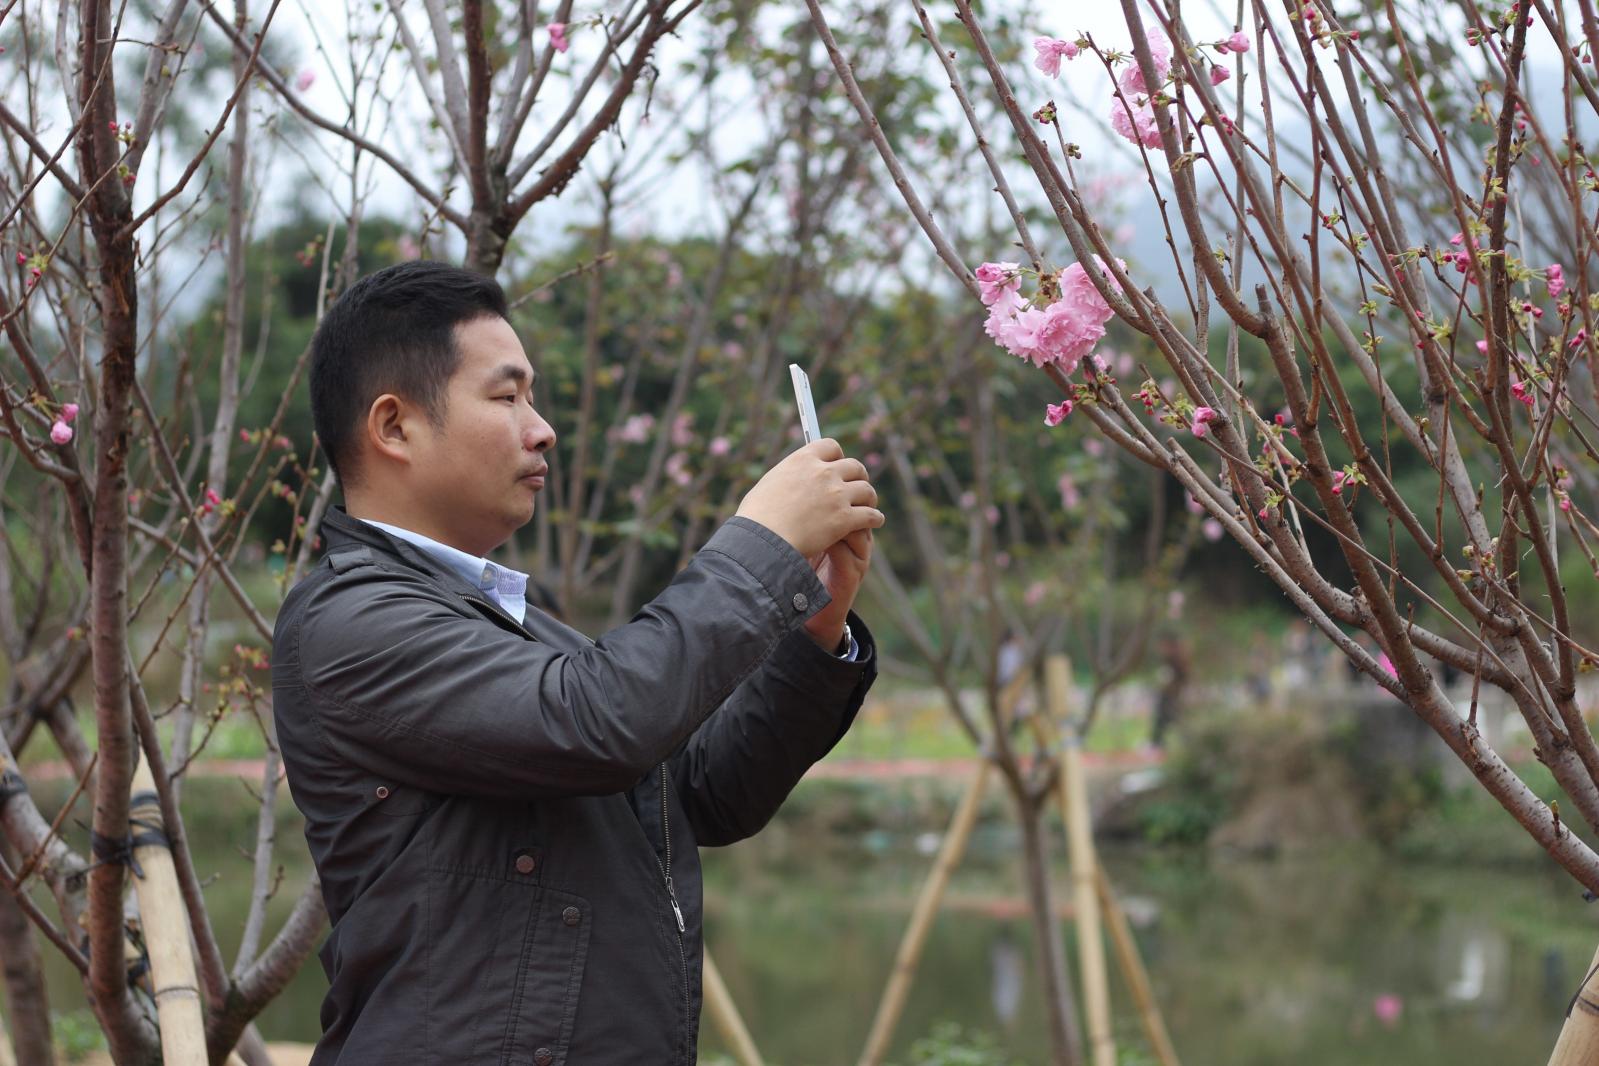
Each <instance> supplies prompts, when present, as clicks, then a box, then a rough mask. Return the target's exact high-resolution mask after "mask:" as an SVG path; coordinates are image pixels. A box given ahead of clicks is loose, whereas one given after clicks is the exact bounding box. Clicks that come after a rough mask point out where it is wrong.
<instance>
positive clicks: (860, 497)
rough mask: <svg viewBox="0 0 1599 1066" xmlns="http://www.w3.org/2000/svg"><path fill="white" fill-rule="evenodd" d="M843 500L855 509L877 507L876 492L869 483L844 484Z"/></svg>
mask: <svg viewBox="0 0 1599 1066" xmlns="http://www.w3.org/2000/svg"><path fill="white" fill-rule="evenodd" d="M844 498H845V499H846V500H848V501H849V502H850V503H851V504H852V505H854V506H856V507H876V506H877V490H876V489H875V488H873V487H872V483H871V482H870V481H846V482H844Z"/></svg>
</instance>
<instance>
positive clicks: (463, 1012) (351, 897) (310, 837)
mask: <svg viewBox="0 0 1599 1066" xmlns="http://www.w3.org/2000/svg"><path fill="white" fill-rule="evenodd" d="M506 313H507V309H506V303H505V296H504V294H503V293H502V292H501V290H500V287H499V285H497V284H496V283H495V282H494V281H492V280H490V279H488V278H486V277H483V276H481V275H478V274H475V273H470V272H468V271H465V270H459V269H456V268H454V267H450V266H446V265H444V264H441V263H431V262H423V261H417V262H409V263H404V264H401V265H399V266H395V267H390V268H388V269H386V270H381V271H378V272H377V273H375V274H371V275H369V276H367V277H365V278H362V279H361V280H360V281H358V282H356V283H355V284H354V285H353V286H351V287H350V289H349V291H347V292H346V293H345V294H344V295H343V296H342V297H340V299H339V300H338V301H337V302H336V303H335V304H334V305H333V306H332V307H331V308H330V309H329V310H328V312H327V315H326V317H325V318H324V319H323V321H322V323H321V325H320V326H319V327H318V329H317V332H316V335H315V337H314V338H313V340H312V351H311V413H312V417H313V420H314V421H315V424H316V431H317V435H318V437H319V438H320V440H321V442H322V444H323V446H324V447H325V448H326V450H327V454H328V460H329V463H330V464H331V466H332V468H333V471H334V473H335V474H336V476H337V477H338V480H339V484H340V486H341V487H342V489H343V491H344V501H345V506H344V507H335V508H333V509H332V510H330V511H329V512H328V514H327V516H326V518H325V519H324V520H323V526H322V531H321V532H322V535H323V537H324V539H325V540H326V542H327V553H326V556H325V557H324V558H323V559H322V561H321V562H320V563H319V564H318V565H317V566H316V567H315V568H314V569H313V570H312V571H311V572H310V573H309V574H307V575H306V577H305V578H304V579H303V580H302V581H301V582H300V583H299V584H298V585H296V586H295V587H294V589H293V590H292V591H291V592H290V594H289V596H288V598H287V599H286V600H285V602H284V604H283V609H282V611H281V612H280V613H279V615H278V620H277V628H276V632H275V634H274V639H273V655H272V685H273V709H274V712H275V716H276V722H277V729H278V735H279V739H280V741H281V743H282V749H283V760H284V765H285V767H286V769H287V773H288V782H289V788H290V790H291V792H292V793H293V796H294V801H295V803H296V804H297V805H298V806H299V808H300V810H301V811H302V812H303V813H304V815H305V834H306V840H307V842H308V843H309V844H310V848H311V857H312V859H313V860H314V861H315V863H316V869H317V873H318V875H319V876H320V878H321V883H322V893H323V896H324V898H325V899H326V901H327V909H328V914H329V916H330V917H331V918H332V920H333V929H332V932H331V934H330V935H329V936H328V939H327V942H326V943H325V944H324V945H323V947H322V950H321V958H322V964H323V968H324V969H325V970H326V972H327V976H328V980H329V982H330V984H331V988H330V989H329V990H328V993H327V997H326V999H325V1000H324V1001H323V1004H322V1013H321V1022H322V1028H323V1035H322V1038H321V1040H320V1041H319V1042H318V1044H317V1048H316V1051H315V1053H314V1055H313V1057H312V1060H311V1061H312V1063H313V1064H314V1066H332V1064H334V1063H339V1064H345V1066H369V1064H400V1063H407V1064H408V1063H416V1064H427V1066H434V1064H438V1066H443V1064H451V1066H466V1064H478V1063H483V1064H487V1063H496V1064H498V1063H517V1064H519V1066H520V1064H531V1066H551V1064H556V1063H565V1064H568V1066H663V1064H674V1066H692V1064H693V1063H694V1062H695V1059H696V1042H697V1034H698V1027H699V1016H700V995H701V985H700V972H701V951H702V924H701V922H702V899H701V883H700V863H699V853H698V847H699V846H700V845H718V844H729V843H732V842H733V841H736V840H740V839H742V838H744V837H747V836H749V835H750V834H752V833H755V832H756V831H757V830H759V829H760V828H761V827H762V826H763V825H765V824H766V822H767V820H768V819H770V818H771V817H772V814H773V812H775V811H776V810H777V809H778V806H779V805H780V804H781V803H782V802H783V800H784V798H785V797H786V796H787V795H788V793H789V791H790V790H791V789H792V788H793V787H794V785H795V783H796V782H798V781H799V779H800V776H801V775H802V774H804V772H805V770H806V769H807V768H808V767H809V766H810V765H811V764H812V763H814V762H815V761H816V760H818V759H820V758H821V757H822V756H823V755H825V754H826V753H827V752H828V750H829V749H831V748H832V747H833V745H834V744H835V743H836V742H837V741H838V740H839V738H840V737H841V736H842V735H843V733H844V731H845V730H846V729H848V728H849V725H850V723H851V721H852V720H853V719H854V716H855V713H856V710H857V709H858V708H859V707H860V705H861V700H862V698H863V697H864V696H865V693H866V690H867V688H868V687H869V686H870V685H871V684H872V681H873V679H874V678H875V676H876V673H877V667H876V653H875V650H874V645H873V641H872V638H871V635H870V634H869V633H868V632H867V630H866V626H865V625H864V624H862V622H861V619H860V617H859V616H857V615H856V614H854V613H853V612H852V611H851V610H850V608H851V606H852V605H853V603H854V600H855V597H856V594H857V592H858V591H859V589H860V584H861V581H862V579H863V578H864V576H865V574H866V571H867V568H868V566H869V565H870V562H871V555H872V530H873V529H875V528H877V527H880V526H881V525H882V524H883V515H882V512H880V511H878V510H877V493H876V492H875V491H874V490H873V488H872V485H871V482H870V481H869V480H868V478H867V474H866V468H865V467H864V466H863V465H862V464H861V463H860V462H859V461H857V460H855V459H851V458H847V457H846V456H845V455H844V452H843V449H841V448H840V447H839V445H838V443H837V442H836V441H833V440H820V441H815V442H813V443H811V444H807V445H805V446H804V447H802V448H799V449H797V450H796V451H794V452H792V453H791V454H789V455H788V456H787V457H785V458H784V459H782V460H781V461H780V462H778V463H777V464H776V465H775V466H773V467H772V468H771V469H770V470H768V471H767V472H766V474H765V475H764V476H763V477H762V478H761V479H760V481H759V482H757V483H756V485H755V487H754V488H752V489H751V490H750V491H749V493H748V494H747V495H746V496H745V497H744V499H743V502H742V503H741V504H740V505H739V508H738V513H737V515H735V516H734V517H733V518H730V519H728V521H727V522H726V523H724V524H723V525H722V526H721V528H720V529H718V530H717V531H716V532H715V534H714V535H712V536H711V538H710V540H709V541H708V542H707V543H706V544H705V546H704V547H703V548H702V549H701V550H700V551H699V553H698V554H697V555H695V556H694V557H693V559H692V560H691V561H690V562H689V564H688V565H687V566H686V567H685V568H684V569H683V570H682V571H681V572H680V573H678V575H677V576H676V577H675V578H673V579H672V581H671V583H670V584H668V585H667V586H666V588H665V589H664V590H662V591H661V593H660V594H659V595H658V596H656V597H655V599H653V600H651V601H650V602H649V603H647V604H645V605H644V606H643V607H642V608H641V609H640V610H639V612H638V614H637V615H636V616H635V617H634V618H633V620H632V621H631V622H629V623H627V624H626V625H623V626H619V627H617V628H616V629H613V630H611V631H610V632H608V633H606V634H604V635H603V636H601V637H600V638H599V639H598V640H597V641H591V640H590V639H588V638H587V637H586V636H584V635H583V634H581V633H579V632H578V631H577V630H575V629H572V628H570V627H568V626H567V625H565V624H563V623H561V622H560V621H558V620H556V619H555V618H553V617H551V616H550V615H549V614H548V613H546V612H545V611H543V610H540V609H539V606H538V604H537V600H536V594H535V593H533V592H530V591H529V590H530V585H529V580H528V576H527V575H525V574H521V573H517V572H516V571H514V570H511V569H509V568H507V567H505V566H503V565H501V564H498V563H495V562H492V561H490V560H489V559H487V558H486V556H488V555H489V554H490V553H491V552H493V551H494V550H495V549H496V548H498V547H499V546H500V545H502V544H504V543H505V542H506V541H507V540H508V539H509V538H510V537H511V535H512V534H513V533H515V532H516V530H517V529H518V528H520V527H521V526H523V525H525V524H526V523H527V522H528V520H529V519H531V518H532V516H533V511H534V506H535V500H536V499H537V497H538V494H539V492H540V491H541V490H542V489H543V486H544V479H545V477H546V476H547V474H548V471H549V459H550V452H551V450H552V449H553V447H554V445H555V432H554V430H552V429H551V428H550V425H549V423H548V422H546V421H545V420H544V418H543V416H541V415H540V414H539V412H538V410H537V409H536V408H535V407H534V375H533V368H532V366H531V364H530V363H529V362H528V358H527V356H526V354H525V353H524V352H523V350H522V344H521V342H520V340H519V339H518V338H517V335H516V332H515V331H514V330H513V329H512V328H511V325H510V323H509V322H508V321H507V319H506Z"/></svg>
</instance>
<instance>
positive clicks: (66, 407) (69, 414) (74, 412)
mask: <svg viewBox="0 0 1599 1066" xmlns="http://www.w3.org/2000/svg"><path fill="white" fill-rule="evenodd" d="M77 417H78V405H77V404H75V403H64V404H62V405H61V421H63V422H65V423H67V424H68V425H71V424H72V420H73V419H74V418H77Z"/></svg>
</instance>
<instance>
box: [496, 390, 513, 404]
mask: <svg viewBox="0 0 1599 1066" xmlns="http://www.w3.org/2000/svg"><path fill="white" fill-rule="evenodd" d="M494 398H495V399H496V400H510V401H511V402H512V403H515V402H516V393H514V392H513V393H510V394H509V395H506V396H496V397H494Z"/></svg>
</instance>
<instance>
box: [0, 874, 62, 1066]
mask: <svg viewBox="0 0 1599 1066" xmlns="http://www.w3.org/2000/svg"><path fill="white" fill-rule="evenodd" d="M0 853H4V854H5V858H6V861H7V862H8V863H9V864H10V866H11V868H12V869H13V870H15V869H16V868H17V861H16V856H15V854H14V853H11V852H10V849H9V848H6V847H5V845H4V844H3V843H0ZM0 968H3V969H4V977H5V985H6V1007H7V1018H8V1019H9V1022H10V1025H11V1048H12V1050H13V1051H15V1052H16V1057H17V1061H18V1062H22V1063H27V1064H28V1066H54V1063H55V1051H54V1049H53V1047H52V1045H51V1040H50V998H49V995H48V994H47V992H46V990H45V984H44V960H43V958H42V957H41V956H40V954H39V943H38V940H37V939H36V938H35V937H34V935H33V927H32V926H31V925H29V924H28V918H27V916H26V915H25V914H23V913H22V909H21V908H20V907H18V906H17V904H16V901H14V900H13V899H12V898H11V895H10V893H8V892H5V891H4V890H0ZM4 1039H5V1034H4V1033H0V1040H4Z"/></svg>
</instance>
